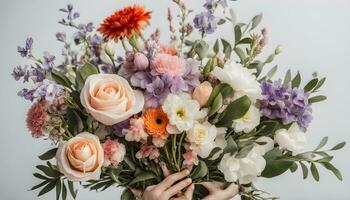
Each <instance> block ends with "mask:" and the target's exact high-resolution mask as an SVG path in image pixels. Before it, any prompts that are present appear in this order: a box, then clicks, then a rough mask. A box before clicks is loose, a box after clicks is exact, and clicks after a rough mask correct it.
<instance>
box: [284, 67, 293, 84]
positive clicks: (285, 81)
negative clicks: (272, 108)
mask: <svg viewBox="0 0 350 200" xmlns="http://www.w3.org/2000/svg"><path fill="white" fill-rule="evenodd" d="M291 79H292V73H291V71H290V69H289V70H288V71H287V73H286V75H285V76H284V81H283V84H285V85H287V84H289V82H290V80H291Z"/></svg>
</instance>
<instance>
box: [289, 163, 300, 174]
mask: <svg viewBox="0 0 350 200" xmlns="http://www.w3.org/2000/svg"><path fill="white" fill-rule="evenodd" d="M289 170H290V171H291V172H292V173H294V172H295V171H297V170H298V165H297V164H296V163H293V164H292V165H291V166H290V167H289Z"/></svg>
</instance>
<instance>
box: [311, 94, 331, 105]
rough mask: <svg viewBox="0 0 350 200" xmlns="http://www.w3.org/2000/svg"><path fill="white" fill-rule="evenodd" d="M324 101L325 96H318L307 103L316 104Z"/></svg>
mask: <svg viewBox="0 0 350 200" xmlns="http://www.w3.org/2000/svg"><path fill="white" fill-rule="evenodd" d="M325 100H327V97H326V96H324V95H318V96H314V97H311V98H310V99H309V103H318V102H321V101H325Z"/></svg>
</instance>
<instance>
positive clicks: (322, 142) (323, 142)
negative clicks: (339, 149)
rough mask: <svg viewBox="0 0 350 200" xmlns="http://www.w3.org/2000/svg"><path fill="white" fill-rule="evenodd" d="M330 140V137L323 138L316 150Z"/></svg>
mask: <svg viewBox="0 0 350 200" xmlns="http://www.w3.org/2000/svg"><path fill="white" fill-rule="evenodd" d="M327 142H328V137H324V138H322V140H321V142H320V144H319V145H318V146H317V147H316V148H315V150H314V151H318V150H319V149H321V148H322V147H324V146H325V145H326V144H327Z"/></svg>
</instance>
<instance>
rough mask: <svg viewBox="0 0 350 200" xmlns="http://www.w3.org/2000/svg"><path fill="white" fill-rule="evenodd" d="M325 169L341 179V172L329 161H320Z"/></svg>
mask: <svg viewBox="0 0 350 200" xmlns="http://www.w3.org/2000/svg"><path fill="white" fill-rule="evenodd" d="M321 164H322V165H323V166H324V167H325V168H326V169H328V170H330V171H331V172H333V174H334V175H335V176H336V177H337V178H338V179H339V180H340V181H342V180H343V176H342V174H341V172H340V171H339V170H338V169H337V168H336V167H334V166H333V165H332V164H331V163H327V162H326V163H321Z"/></svg>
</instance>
